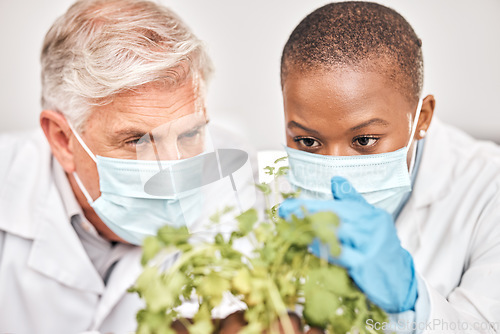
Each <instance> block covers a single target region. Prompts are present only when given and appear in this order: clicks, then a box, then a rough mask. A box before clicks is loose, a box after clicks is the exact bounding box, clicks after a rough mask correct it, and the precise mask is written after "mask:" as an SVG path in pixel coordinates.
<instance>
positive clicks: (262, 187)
mask: <svg viewBox="0 0 500 334" xmlns="http://www.w3.org/2000/svg"><path fill="white" fill-rule="evenodd" d="M255 186H256V187H257V189H259V190H260V191H262V193H263V194H264V195H270V194H271V192H272V190H271V187H270V186H269V185H268V184H267V183H260V184H256V185H255Z"/></svg>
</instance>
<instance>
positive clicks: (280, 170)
mask: <svg viewBox="0 0 500 334" xmlns="http://www.w3.org/2000/svg"><path fill="white" fill-rule="evenodd" d="M289 169H290V167H288V166H283V167H280V168H278V171H277V172H276V177H280V176H283V175H286V174H287V173H288V170H289Z"/></svg>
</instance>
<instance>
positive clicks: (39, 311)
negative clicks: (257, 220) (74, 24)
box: [0, 126, 256, 334]
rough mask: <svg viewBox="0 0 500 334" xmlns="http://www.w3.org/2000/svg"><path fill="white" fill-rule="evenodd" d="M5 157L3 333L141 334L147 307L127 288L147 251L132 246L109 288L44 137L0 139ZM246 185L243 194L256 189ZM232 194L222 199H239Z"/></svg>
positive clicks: (1, 183) (0, 219)
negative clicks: (59, 184)
mask: <svg viewBox="0 0 500 334" xmlns="http://www.w3.org/2000/svg"><path fill="white" fill-rule="evenodd" d="M211 130H212V134H214V133H215V137H213V139H214V141H215V144H216V147H218V148H221V147H228V145H230V147H239V148H242V149H244V150H245V151H246V152H248V153H249V154H250V157H249V158H250V160H249V161H250V164H252V163H254V162H255V161H256V159H254V156H253V152H252V151H251V149H250V148H249V147H248V146H247V145H246V144H245V143H244V142H243V141H241V139H240V138H237V137H235V136H234V134H232V133H230V132H228V131H225V130H224V129H222V128H218V127H216V126H212V127H211ZM229 138H230V139H231V140H230V141H229V140H228V139H229ZM219 141H220V143H219ZM0 159H1V160H0V333H2V334H3V333H15V334H59V333H60V334H73V333H74V334H76V333H82V332H87V331H88V332H92V333H94V332H96V333H97V332H98V333H102V334H104V333H113V334H124V333H132V332H133V331H135V329H136V318H135V317H136V313H137V311H138V310H139V309H140V308H142V307H143V302H142V301H141V300H140V299H139V298H138V296H137V294H131V293H127V289H128V288H129V287H130V286H132V285H133V284H134V282H135V280H136V279H137V277H138V275H139V274H140V273H141V271H142V268H141V266H140V258H141V248H140V247H135V248H133V247H131V249H130V251H129V252H127V253H126V254H125V255H124V256H123V258H122V259H121V260H120V261H119V262H118V263H117V265H116V266H115V267H114V269H113V272H112V274H111V276H110V278H109V280H108V282H107V285H106V286H105V285H104V283H103V280H102V278H101V276H100V275H99V274H98V272H97V270H96V269H95V267H94V266H93V264H92V262H91V260H90V259H89V257H88V255H87V254H86V252H85V250H84V248H83V246H82V244H81V242H80V240H79V238H78V236H77V234H76V232H75V230H74V228H73V226H72V225H71V223H70V221H69V220H68V215H67V213H66V212H65V208H64V205H63V201H62V200H61V198H60V194H59V192H58V190H57V188H56V185H55V183H54V179H53V173H52V164H53V163H57V162H56V161H55V159H54V158H53V156H52V154H51V152H50V147H49V145H48V143H47V141H46V139H45V137H44V136H43V134H42V132H41V131H37V132H31V133H25V134H24V136H22V135H19V134H17V135H8V134H5V135H2V136H0ZM248 170H250V172H251V170H252V169H251V167H248V168H247V171H248ZM253 171H254V172H256V168H255V167H254V168H253ZM249 177H250V178H252V175H250V176H249ZM240 179H241V180H245V178H243V177H240ZM246 180H247V181H249V182H246V181H245V185H243V186H242V187H245V190H244V191H246V193H248V189H251V191H254V186H253V183H252V181H251V180H248V179H246ZM226 181H227V182H226ZM224 182H225V183H227V184H231V183H230V182H229V180H225V181H224ZM235 182H236V181H235ZM241 182H243V181H241ZM237 183H238V182H237ZM246 183H248V185H247V184H246ZM224 186H225V185H224V184H222V185H219V186H218V187H222V188H224ZM237 187H238V185H237ZM218 189H219V188H218ZM224 189H225V188H224ZM229 190H230V191H225V193H224V194H223V193H219V194H218V196H217V201H218V202H222V204H223V203H225V202H226V198H225V195H226V196H228V195H230V197H232V196H234V195H233V190H232V188H230V187H229ZM240 190H242V188H238V191H240ZM226 193H228V194H226ZM241 195H242V194H240V196H241ZM167 261H168V259H167Z"/></svg>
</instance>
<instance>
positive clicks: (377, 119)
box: [349, 118, 389, 132]
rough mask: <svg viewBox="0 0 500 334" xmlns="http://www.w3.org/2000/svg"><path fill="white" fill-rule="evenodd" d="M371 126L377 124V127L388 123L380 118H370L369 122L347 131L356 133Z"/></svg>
mask: <svg viewBox="0 0 500 334" xmlns="http://www.w3.org/2000/svg"><path fill="white" fill-rule="evenodd" d="M373 124H378V125H385V126H387V125H389V122H387V121H384V120H383V119H381V118H372V119H370V120H369V121H366V122H363V123H361V124H359V125H356V126H353V127H352V128H350V129H349V131H351V132H352V131H356V130H359V129H362V128H364V127H367V126H369V125H373Z"/></svg>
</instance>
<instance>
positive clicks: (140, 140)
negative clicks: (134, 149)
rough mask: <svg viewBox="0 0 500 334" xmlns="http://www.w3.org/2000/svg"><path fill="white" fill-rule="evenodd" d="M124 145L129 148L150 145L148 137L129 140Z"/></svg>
mask: <svg viewBox="0 0 500 334" xmlns="http://www.w3.org/2000/svg"><path fill="white" fill-rule="evenodd" d="M125 144H127V145H130V146H140V145H144V144H151V139H150V137H149V136H143V137H141V138H135V139H129V140H127V141H126V142H125Z"/></svg>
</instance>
